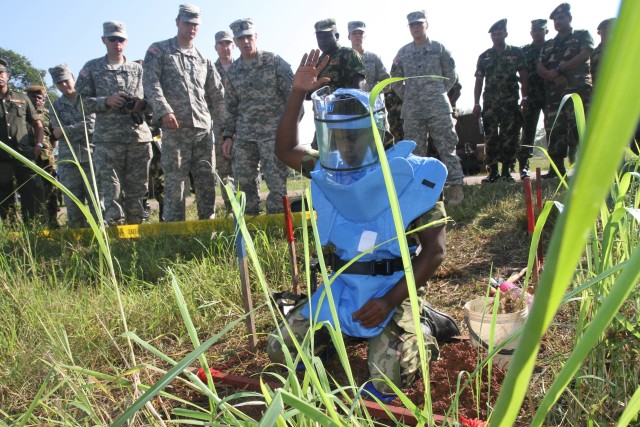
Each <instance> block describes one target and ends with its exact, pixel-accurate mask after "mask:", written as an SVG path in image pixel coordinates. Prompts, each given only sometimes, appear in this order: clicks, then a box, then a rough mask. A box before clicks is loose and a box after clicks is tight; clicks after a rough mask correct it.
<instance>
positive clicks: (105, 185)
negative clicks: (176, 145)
mask: <svg viewBox="0 0 640 427" xmlns="http://www.w3.org/2000/svg"><path fill="white" fill-rule="evenodd" d="M150 161H151V143H150V142H101V143H99V144H96V146H95V149H94V153H93V162H94V165H95V169H96V171H97V172H96V179H97V180H98V192H99V193H100V199H101V204H102V209H103V210H104V219H105V221H106V222H107V224H109V225H120V224H141V223H142V219H143V217H144V209H143V206H142V199H143V198H144V196H145V195H146V194H147V189H148V181H149V162H150Z"/></svg>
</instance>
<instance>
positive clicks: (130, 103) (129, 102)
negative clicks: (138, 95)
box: [122, 96, 136, 111]
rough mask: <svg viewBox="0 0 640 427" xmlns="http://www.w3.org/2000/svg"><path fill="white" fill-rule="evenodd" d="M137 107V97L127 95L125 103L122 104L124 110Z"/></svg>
mask: <svg viewBox="0 0 640 427" xmlns="http://www.w3.org/2000/svg"><path fill="white" fill-rule="evenodd" d="M135 107H136V100H135V98H131V97H128V96H127V97H125V98H124V105H123V106H122V109H123V110H129V111H131V110H133V109H134V108H135Z"/></svg>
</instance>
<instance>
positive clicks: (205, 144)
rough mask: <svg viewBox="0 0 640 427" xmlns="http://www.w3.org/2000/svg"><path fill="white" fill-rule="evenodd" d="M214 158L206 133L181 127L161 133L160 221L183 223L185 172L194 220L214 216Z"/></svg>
mask: <svg viewBox="0 0 640 427" xmlns="http://www.w3.org/2000/svg"><path fill="white" fill-rule="evenodd" d="M215 167H216V158H215V153H214V151H213V137H212V134H211V132H210V131H207V130H205V129H198V128H182V129H178V130H173V131H165V132H164V133H163V134H162V171H163V173H164V212H163V215H164V220H165V221H167V222H171V221H184V220H185V209H186V199H187V196H188V195H189V194H190V186H189V173H191V176H192V177H193V184H194V187H195V192H196V203H197V206H198V219H210V218H213V217H214V216H215V206H216V197H215V195H216V182H215V175H214V173H213V171H214V169H215Z"/></svg>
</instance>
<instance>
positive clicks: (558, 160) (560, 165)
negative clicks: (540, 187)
mask: <svg viewBox="0 0 640 427" xmlns="http://www.w3.org/2000/svg"><path fill="white" fill-rule="evenodd" d="M551 161H552V162H553V163H554V164H555V165H556V168H557V169H558V172H556V170H555V169H554V168H553V165H549V172H547V173H546V174H544V175H542V179H551V178H560V177H562V176H564V175H565V174H566V173H567V170H566V169H565V167H564V157H553V158H551ZM558 173H559V174H560V175H558Z"/></svg>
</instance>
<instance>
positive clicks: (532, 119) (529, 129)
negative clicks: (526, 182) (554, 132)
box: [517, 103, 546, 167]
mask: <svg viewBox="0 0 640 427" xmlns="http://www.w3.org/2000/svg"><path fill="white" fill-rule="evenodd" d="M542 110H543V106H542V105H536V104H533V103H532V104H530V105H529V109H528V110H527V113H526V114H524V116H523V122H522V136H521V138H520V148H519V149H518V154H517V156H518V163H520V166H521V167H522V166H523V165H525V164H528V162H529V159H530V158H531V157H533V145H534V144H535V140H536V132H537V130H538V121H539V120H540V113H541V112H542ZM545 117H546V114H545ZM545 121H546V120H545Z"/></svg>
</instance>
